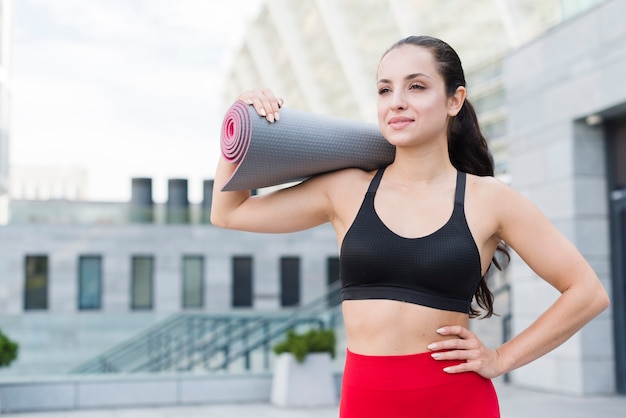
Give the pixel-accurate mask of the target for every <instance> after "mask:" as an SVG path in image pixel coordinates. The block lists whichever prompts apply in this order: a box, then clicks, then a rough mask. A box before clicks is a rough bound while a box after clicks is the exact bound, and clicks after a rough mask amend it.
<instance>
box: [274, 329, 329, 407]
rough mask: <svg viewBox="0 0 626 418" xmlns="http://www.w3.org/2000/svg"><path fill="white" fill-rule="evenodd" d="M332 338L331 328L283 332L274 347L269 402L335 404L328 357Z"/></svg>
mask: <svg viewBox="0 0 626 418" xmlns="http://www.w3.org/2000/svg"><path fill="white" fill-rule="evenodd" d="M335 345H336V337H335V331H334V330H332V329H324V328H322V329H314V328H312V329H309V330H308V331H307V332H305V333H301V334H298V333H296V332H295V331H294V330H289V331H287V335H286V338H285V340H284V341H281V342H280V343H278V344H276V345H275V346H274V353H276V354H277V355H278V357H277V358H276V363H275V366H274V376H273V379H272V393H271V399H270V400H271V402H272V403H273V404H274V405H278V406H322V405H334V404H336V403H337V390H336V388H335V381H334V378H333V369H332V358H334V357H335Z"/></svg>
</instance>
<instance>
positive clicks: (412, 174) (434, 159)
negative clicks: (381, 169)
mask: <svg viewBox="0 0 626 418" xmlns="http://www.w3.org/2000/svg"><path fill="white" fill-rule="evenodd" d="M453 172H456V169H455V168H454V166H453V165H452V163H451V162H450V156H449V155H448V149H447V147H446V149H445V150H444V149H441V148H432V149H429V150H425V149H421V150H416V149H411V150H407V149H404V148H397V149H396V156H395V159H394V161H393V163H392V164H391V165H390V166H389V167H388V168H387V170H386V173H389V174H388V176H389V177H393V178H394V179H395V181H398V182H402V183H404V182H406V183H414V182H419V183H431V182H433V181H437V180H438V179H441V178H446V177H447V176H449V175H450V174H451V173H453ZM389 177H388V178H389Z"/></svg>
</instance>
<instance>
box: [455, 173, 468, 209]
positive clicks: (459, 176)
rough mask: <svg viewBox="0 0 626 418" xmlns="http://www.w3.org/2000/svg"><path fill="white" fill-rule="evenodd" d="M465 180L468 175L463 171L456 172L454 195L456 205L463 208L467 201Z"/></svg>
mask: <svg viewBox="0 0 626 418" xmlns="http://www.w3.org/2000/svg"><path fill="white" fill-rule="evenodd" d="M465 179H466V175H465V173H464V172H462V171H457V172H456V191H455V193H454V203H455V204H457V205H461V206H463V202H464V201H465Z"/></svg>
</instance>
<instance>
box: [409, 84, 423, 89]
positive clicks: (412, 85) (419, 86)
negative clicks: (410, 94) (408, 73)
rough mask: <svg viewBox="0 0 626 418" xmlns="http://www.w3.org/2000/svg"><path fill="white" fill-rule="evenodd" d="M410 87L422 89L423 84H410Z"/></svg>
mask: <svg viewBox="0 0 626 418" xmlns="http://www.w3.org/2000/svg"><path fill="white" fill-rule="evenodd" d="M410 89H411V90H423V89H424V86H422V85H421V84H411V87H410Z"/></svg>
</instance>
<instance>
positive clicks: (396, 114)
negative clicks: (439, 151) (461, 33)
mask: <svg viewBox="0 0 626 418" xmlns="http://www.w3.org/2000/svg"><path fill="white" fill-rule="evenodd" d="M377 88H378V123H379V126H380V130H381V132H382V134H383V136H384V137H385V138H386V139H387V140H388V141H389V142H390V143H391V144H393V145H395V146H411V145H418V144H424V143H426V142H430V141H436V140H444V141H447V136H446V135H447V124H448V116H450V115H451V114H450V100H449V99H448V97H447V96H446V88H445V83H444V80H443V78H442V77H441V76H440V75H439V73H438V72H437V70H436V68H435V63H434V60H433V56H432V54H431V53H430V51H429V50H428V49H425V48H422V47H419V46H414V45H403V46H400V47H398V48H395V49H392V50H391V51H389V52H388V53H387V54H386V55H385V56H384V57H383V59H382V60H381V62H380V65H379V67H378V84H377ZM454 114H456V113H454Z"/></svg>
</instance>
